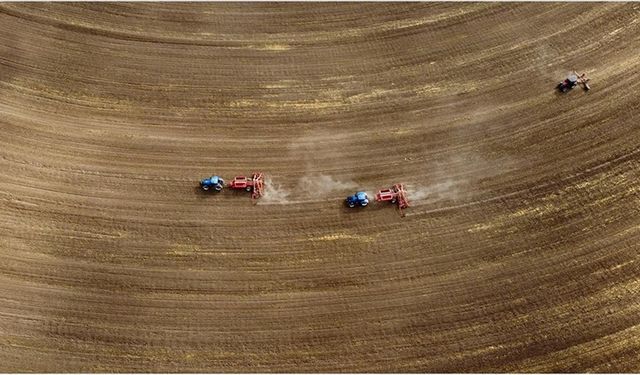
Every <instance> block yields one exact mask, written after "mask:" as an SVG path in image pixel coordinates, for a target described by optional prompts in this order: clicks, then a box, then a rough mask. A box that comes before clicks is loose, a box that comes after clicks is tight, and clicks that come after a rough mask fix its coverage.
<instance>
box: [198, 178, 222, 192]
mask: <svg viewBox="0 0 640 375" xmlns="http://www.w3.org/2000/svg"><path fill="white" fill-rule="evenodd" d="M200 187H201V188H202V190H205V191H207V190H209V189H213V190H215V191H220V190H222V188H223V187H224V180H223V179H222V178H220V177H218V176H211V177H209V178H205V179H203V180H202V181H200Z"/></svg>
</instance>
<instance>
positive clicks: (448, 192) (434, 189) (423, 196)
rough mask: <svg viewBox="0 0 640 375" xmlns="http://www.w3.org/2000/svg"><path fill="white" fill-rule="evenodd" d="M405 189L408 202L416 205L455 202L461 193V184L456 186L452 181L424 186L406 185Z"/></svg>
mask: <svg viewBox="0 0 640 375" xmlns="http://www.w3.org/2000/svg"><path fill="white" fill-rule="evenodd" d="M405 188H406V190H407V198H408V199H409V202H410V203H412V204H418V205H419V204H427V203H434V202H439V201H455V200H457V199H458V197H459V195H460V193H461V191H460V188H461V184H456V182H455V181H454V180H452V179H447V180H446V181H443V182H437V183H433V184H429V185H425V186H419V185H414V184H408V185H406V186H405Z"/></svg>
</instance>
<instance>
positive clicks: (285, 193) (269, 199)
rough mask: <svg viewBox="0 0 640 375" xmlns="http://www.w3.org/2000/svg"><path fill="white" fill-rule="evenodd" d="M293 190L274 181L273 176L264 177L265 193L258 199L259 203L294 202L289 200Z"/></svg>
mask: <svg viewBox="0 0 640 375" xmlns="http://www.w3.org/2000/svg"><path fill="white" fill-rule="evenodd" d="M290 195H291V192H290V191H289V190H287V189H285V188H284V187H283V186H282V185H280V184H276V183H274V182H273V180H272V179H271V177H265V179H264V194H263V195H262V197H261V198H260V200H259V201H258V204H260V203H264V204H287V203H293V202H292V201H290V200H289V196H290Z"/></svg>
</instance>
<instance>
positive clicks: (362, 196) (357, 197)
mask: <svg viewBox="0 0 640 375" xmlns="http://www.w3.org/2000/svg"><path fill="white" fill-rule="evenodd" d="M346 203H347V206H349V207H350V208H353V207H355V206H360V207H365V206H366V205H368V204H369V197H368V196H367V193H365V192H364V191H358V192H356V193H355V194H353V195H350V196H348V197H347V199H346Z"/></svg>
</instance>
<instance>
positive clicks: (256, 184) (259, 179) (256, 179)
mask: <svg viewBox="0 0 640 375" xmlns="http://www.w3.org/2000/svg"><path fill="white" fill-rule="evenodd" d="M229 188H231V189H244V190H246V191H250V192H251V199H258V198H260V197H261V196H262V195H263V194H264V174H263V173H262V172H254V173H253V175H251V178H247V177H246V176H236V177H234V178H233V180H231V181H230V182H229Z"/></svg>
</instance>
